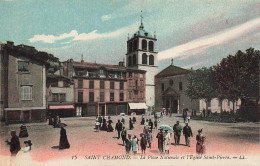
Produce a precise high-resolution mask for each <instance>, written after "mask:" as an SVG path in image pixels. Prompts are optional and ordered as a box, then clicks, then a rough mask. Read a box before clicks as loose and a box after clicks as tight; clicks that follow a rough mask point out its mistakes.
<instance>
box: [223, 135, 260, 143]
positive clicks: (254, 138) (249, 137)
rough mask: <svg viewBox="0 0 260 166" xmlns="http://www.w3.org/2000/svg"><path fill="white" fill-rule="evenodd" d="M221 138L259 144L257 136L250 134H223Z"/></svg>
mask: <svg viewBox="0 0 260 166" xmlns="http://www.w3.org/2000/svg"><path fill="white" fill-rule="evenodd" d="M221 136H222V137H225V138H231V139H242V140H245V141H249V142H252V143H259V141H260V136H259V134H251V133H223V134H221Z"/></svg>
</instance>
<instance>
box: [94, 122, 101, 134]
mask: <svg viewBox="0 0 260 166" xmlns="http://www.w3.org/2000/svg"><path fill="white" fill-rule="evenodd" d="M95 129H96V132H99V130H100V123H99V122H98V119H96V122H95Z"/></svg>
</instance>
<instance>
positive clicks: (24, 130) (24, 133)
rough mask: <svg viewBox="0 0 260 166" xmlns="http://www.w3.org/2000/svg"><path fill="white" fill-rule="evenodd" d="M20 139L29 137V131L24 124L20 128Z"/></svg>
mask: <svg viewBox="0 0 260 166" xmlns="http://www.w3.org/2000/svg"><path fill="white" fill-rule="evenodd" d="M19 137H20V138H23V137H28V131H27V128H26V126H25V125H24V123H23V124H22V125H21V127H20V133H19Z"/></svg>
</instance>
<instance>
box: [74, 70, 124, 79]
mask: <svg viewBox="0 0 260 166" xmlns="http://www.w3.org/2000/svg"><path fill="white" fill-rule="evenodd" d="M75 74H76V75H77V76H87V77H98V78H100V77H101V78H102V77H106V78H126V73H125V72H110V71H105V70H103V69H99V70H92V71H91V70H83V69H76V70H75Z"/></svg>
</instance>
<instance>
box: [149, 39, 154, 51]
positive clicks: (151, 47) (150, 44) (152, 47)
mask: <svg viewBox="0 0 260 166" xmlns="http://www.w3.org/2000/svg"><path fill="white" fill-rule="evenodd" d="M153 50H154V46H153V41H149V51H153Z"/></svg>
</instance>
